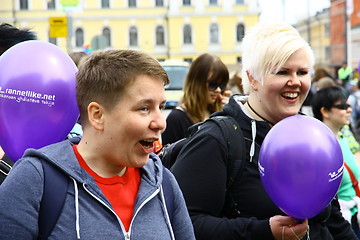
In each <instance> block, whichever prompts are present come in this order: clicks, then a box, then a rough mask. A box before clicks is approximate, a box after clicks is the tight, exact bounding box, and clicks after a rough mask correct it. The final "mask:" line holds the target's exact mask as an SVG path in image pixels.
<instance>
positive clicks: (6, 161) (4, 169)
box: [0, 154, 14, 185]
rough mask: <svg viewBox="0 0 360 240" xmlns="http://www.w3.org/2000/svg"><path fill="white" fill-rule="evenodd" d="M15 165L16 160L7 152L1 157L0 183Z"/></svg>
mask: <svg viewBox="0 0 360 240" xmlns="http://www.w3.org/2000/svg"><path fill="white" fill-rule="evenodd" d="M13 165H14V162H13V161H11V160H10V158H9V157H8V156H7V155H6V154H5V155H4V156H3V157H2V159H0V185H1V183H2V182H3V181H4V180H5V178H6V177H7V175H8V174H9V172H10V170H11V168H12V166H13Z"/></svg>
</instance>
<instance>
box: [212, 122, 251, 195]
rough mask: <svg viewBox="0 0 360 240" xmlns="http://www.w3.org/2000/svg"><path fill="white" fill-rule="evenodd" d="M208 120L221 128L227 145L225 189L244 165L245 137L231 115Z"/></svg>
mask: <svg viewBox="0 0 360 240" xmlns="http://www.w3.org/2000/svg"><path fill="white" fill-rule="evenodd" d="M208 120H213V121H215V122H216V123H217V124H218V125H219V126H220V128H221V131H222V133H223V136H224V138H225V140H226V143H227V146H228V163H229V165H228V180H227V184H226V185H227V189H229V188H230V187H231V185H232V184H233V183H234V181H235V179H236V178H237V177H238V176H240V175H241V173H242V170H243V168H244V167H245V159H246V156H245V152H246V151H245V138H244V134H243V132H242V130H241V128H240V127H239V125H238V123H237V122H236V120H235V119H234V118H232V117H231V116H213V117H211V118H209V119H208Z"/></svg>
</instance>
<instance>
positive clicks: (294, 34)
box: [241, 23, 315, 93]
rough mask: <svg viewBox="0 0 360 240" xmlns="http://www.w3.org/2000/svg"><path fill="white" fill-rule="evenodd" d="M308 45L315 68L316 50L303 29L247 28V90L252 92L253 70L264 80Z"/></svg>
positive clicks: (279, 25) (244, 59) (285, 26)
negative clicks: (306, 37) (303, 34)
mask: <svg viewBox="0 0 360 240" xmlns="http://www.w3.org/2000/svg"><path fill="white" fill-rule="evenodd" d="M301 48H304V49H305V50H306V52H307V55H308V57H309V63H310V66H309V67H310V68H311V70H312V69H313V66H314V63H315V57H314V53H313V51H312V49H311V47H310V46H309V44H308V43H307V42H306V41H305V40H304V39H303V38H302V37H301V36H300V34H299V32H298V31H297V30H296V29H295V28H294V27H292V26H291V25H289V24H284V23H275V24H258V25H256V26H255V27H252V28H250V29H249V31H247V33H246V35H245V37H244V39H243V44H242V50H243V52H242V65H243V66H242V73H241V74H242V78H243V85H244V91H245V92H246V93H248V92H249V90H250V89H249V79H248V75H247V73H249V74H250V75H251V76H252V77H253V78H254V79H255V80H257V81H260V82H261V83H262V81H263V79H264V77H265V76H266V75H267V74H269V73H271V72H274V71H275V72H276V71H278V70H279V69H280V68H281V67H282V66H283V65H284V64H285V62H286V61H287V60H288V59H289V57H290V56H291V55H292V54H293V53H294V52H295V51H297V50H299V49H301Z"/></svg>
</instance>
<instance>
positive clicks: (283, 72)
mask: <svg viewBox="0 0 360 240" xmlns="http://www.w3.org/2000/svg"><path fill="white" fill-rule="evenodd" d="M276 74H277V75H286V74H287V71H285V70H283V71H278V72H277V73H276Z"/></svg>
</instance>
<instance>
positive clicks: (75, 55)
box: [69, 52, 89, 68]
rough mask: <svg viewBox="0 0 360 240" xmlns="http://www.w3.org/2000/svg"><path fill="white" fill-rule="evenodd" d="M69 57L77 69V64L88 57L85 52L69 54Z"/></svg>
mask: <svg viewBox="0 0 360 240" xmlns="http://www.w3.org/2000/svg"><path fill="white" fill-rule="evenodd" d="M69 56H70V57H71V59H72V60H73V61H74V63H75V65H76V67H77V68H79V64H80V63H82V62H83V61H84V60H85V57H87V56H89V55H88V54H86V53H85V52H71V53H69Z"/></svg>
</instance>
